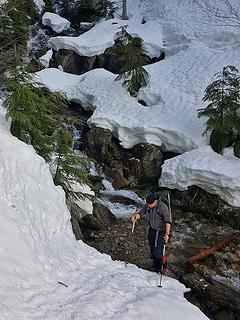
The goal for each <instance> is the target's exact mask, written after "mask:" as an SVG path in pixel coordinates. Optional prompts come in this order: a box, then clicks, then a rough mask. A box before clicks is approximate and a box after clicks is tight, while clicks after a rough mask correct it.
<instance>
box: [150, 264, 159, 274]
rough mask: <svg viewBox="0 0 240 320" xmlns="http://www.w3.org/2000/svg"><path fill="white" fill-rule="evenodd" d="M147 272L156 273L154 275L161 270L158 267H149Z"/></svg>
mask: <svg viewBox="0 0 240 320" xmlns="http://www.w3.org/2000/svg"><path fill="white" fill-rule="evenodd" d="M149 270H150V271H151V272H156V273H159V272H161V269H160V268H159V267H156V266H151V267H150V269H149Z"/></svg>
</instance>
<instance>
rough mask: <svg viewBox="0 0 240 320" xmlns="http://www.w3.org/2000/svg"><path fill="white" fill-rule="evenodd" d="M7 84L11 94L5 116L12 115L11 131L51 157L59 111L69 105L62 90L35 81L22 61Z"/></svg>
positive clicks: (5, 104)
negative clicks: (49, 87) (59, 91)
mask: <svg viewBox="0 0 240 320" xmlns="http://www.w3.org/2000/svg"><path fill="white" fill-rule="evenodd" d="M9 73H10V76H9V78H8V79H7V88H8V90H9V91H10V95H9V96H8V98H7V99H6V100H5V102H4V106H5V108H6V110H7V112H6V116H7V118H10V119H11V132H12V134H13V135H15V136H16V137H18V138H19V139H20V140H22V141H24V142H26V143H28V144H32V145H33V147H34V149H35V150H36V151H37V153H38V154H40V155H41V156H43V157H44V158H45V159H46V160H49V159H50V155H51V152H52V144H53V136H52V135H53V133H54V130H55V129H56V126H57V123H58V121H57V117H56V115H57V114H58V113H61V112H62V110H61V109H64V108H65V106H66V103H65V100H64V99H63V97H62V96H60V95H59V94H53V93H51V92H50V91H49V90H48V89H47V88H45V87H43V86H39V85H37V84H36V83H34V81H33V79H32V77H31V76H30V75H29V74H28V73H27V72H26V71H25V68H24V66H23V65H20V66H16V65H15V66H14V67H12V68H11V69H10V71H9Z"/></svg>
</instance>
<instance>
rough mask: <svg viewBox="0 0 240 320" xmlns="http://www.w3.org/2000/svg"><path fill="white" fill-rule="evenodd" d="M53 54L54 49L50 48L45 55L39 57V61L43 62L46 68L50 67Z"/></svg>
mask: <svg viewBox="0 0 240 320" xmlns="http://www.w3.org/2000/svg"><path fill="white" fill-rule="evenodd" d="M52 54H53V51H52V49H50V50H48V51H47V52H46V53H45V54H44V55H43V56H41V57H40V58H39V61H40V62H41V64H42V65H43V66H44V67H45V68H48V67H49V62H50V60H51V58H52Z"/></svg>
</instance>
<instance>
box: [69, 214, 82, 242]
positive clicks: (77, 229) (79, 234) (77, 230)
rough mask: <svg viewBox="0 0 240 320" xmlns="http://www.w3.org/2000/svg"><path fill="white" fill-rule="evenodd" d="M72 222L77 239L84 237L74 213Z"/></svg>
mask: <svg viewBox="0 0 240 320" xmlns="http://www.w3.org/2000/svg"><path fill="white" fill-rule="evenodd" d="M71 223H72V229H73V233H74V235H75V238H76V240H81V239H82V238H83V236H82V231H81V229H80V226H79V223H78V220H77V218H75V217H74V216H73V215H72V217H71Z"/></svg>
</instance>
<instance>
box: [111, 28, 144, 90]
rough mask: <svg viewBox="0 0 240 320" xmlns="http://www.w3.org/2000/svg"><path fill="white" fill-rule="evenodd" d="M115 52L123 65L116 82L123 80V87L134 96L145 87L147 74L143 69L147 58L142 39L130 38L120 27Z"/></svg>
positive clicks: (124, 29)
mask: <svg viewBox="0 0 240 320" xmlns="http://www.w3.org/2000/svg"><path fill="white" fill-rule="evenodd" d="M115 51H116V52H117V54H119V55H120V61H121V62H122V64H123V67H122V68H121V69H120V72H119V75H118V76H117V78H116V80H122V79H123V86H124V87H126V88H127V90H128V91H129V93H130V94H131V95H133V96H135V95H137V93H138V91H139V89H140V88H141V87H145V86H146V85H147V80H148V73H147V71H146V70H145V69H144V68H143V65H145V64H146V63H147V57H146V55H145V50H144V49H143V48H142V39H141V38H139V37H132V36H131V35H130V34H128V33H127V31H126V28H124V27H122V30H121V37H120V38H119V39H118V42H117V43H116V48H115Z"/></svg>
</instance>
